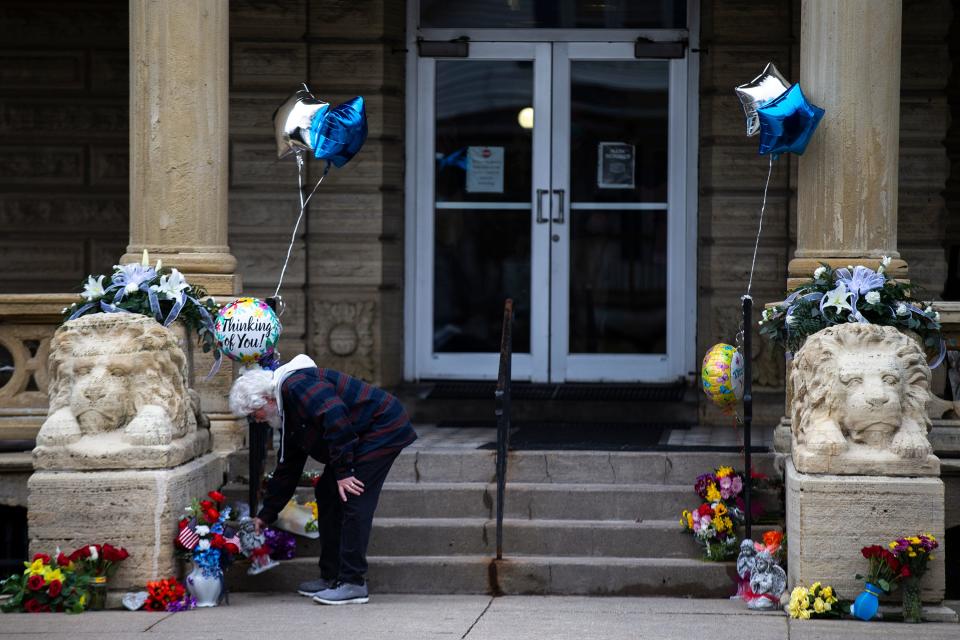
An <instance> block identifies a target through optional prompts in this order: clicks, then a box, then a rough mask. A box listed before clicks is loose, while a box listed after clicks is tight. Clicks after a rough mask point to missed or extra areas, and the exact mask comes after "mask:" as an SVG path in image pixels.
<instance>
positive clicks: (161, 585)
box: [143, 578, 197, 612]
mask: <svg viewBox="0 0 960 640" xmlns="http://www.w3.org/2000/svg"><path fill="white" fill-rule="evenodd" d="M196 606H197V601H196V599H195V598H194V597H193V596H191V595H189V594H187V590H186V589H185V588H184V586H183V585H182V584H180V582H179V581H178V580H177V579H176V578H165V579H164V580H154V581H153V582H148V583H147V601H146V604H145V605H144V607H143V608H144V610H146V611H170V612H177V611H187V610H189V609H193V608H195V607H196Z"/></svg>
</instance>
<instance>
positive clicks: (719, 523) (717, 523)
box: [713, 518, 726, 533]
mask: <svg viewBox="0 0 960 640" xmlns="http://www.w3.org/2000/svg"><path fill="white" fill-rule="evenodd" d="M713 526H714V528H715V529H716V530H717V533H723V532H724V531H726V529H725V527H726V523H724V521H723V518H714V519H713Z"/></svg>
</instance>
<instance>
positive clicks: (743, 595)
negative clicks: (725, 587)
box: [730, 538, 757, 600]
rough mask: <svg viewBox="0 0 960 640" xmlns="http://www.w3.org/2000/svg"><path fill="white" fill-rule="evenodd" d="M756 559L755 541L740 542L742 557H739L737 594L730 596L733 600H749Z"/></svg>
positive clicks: (746, 539) (745, 539)
mask: <svg viewBox="0 0 960 640" xmlns="http://www.w3.org/2000/svg"><path fill="white" fill-rule="evenodd" d="M756 558H757V549H756V548H755V547H754V545H753V540H751V539H750V538H744V540H743V541H742V542H740V555H739V556H737V576H738V578H737V592H736V593H735V594H734V595H732V596H730V599H731V600H749V596H750V595H751V592H750V574H751V573H752V572H753V565H754V563H755V562H756Z"/></svg>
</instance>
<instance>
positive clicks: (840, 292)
mask: <svg viewBox="0 0 960 640" xmlns="http://www.w3.org/2000/svg"><path fill="white" fill-rule="evenodd" d="M827 307H835V308H836V310H837V311H840V310H841V309H846V310H847V311H853V308H852V307H851V306H850V292H849V291H847V285H845V284H843V283H842V282H841V283H840V284H838V285H837V288H836V289H833V290H831V291H828V292H827V295H825V296H824V297H823V301H822V302H821V303H820V310H821V311H823V310H824V309H825V308H827Z"/></svg>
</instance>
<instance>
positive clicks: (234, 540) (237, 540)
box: [223, 533, 240, 549]
mask: <svg viewBox="0 0 960 640" xmlns="http://www.w3.org/2000/svg"><path fill="white" fill-rule="evenodd" d="M223 541H224V542H226V543H228V544H233V545H236V547H237V549H239V548H240V536H239V535H237V534H236V533H235V534H233V537H230V538H224V539H223Z"/></svg>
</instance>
